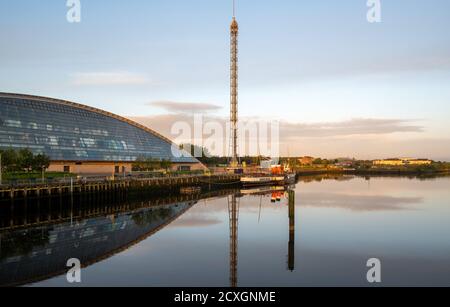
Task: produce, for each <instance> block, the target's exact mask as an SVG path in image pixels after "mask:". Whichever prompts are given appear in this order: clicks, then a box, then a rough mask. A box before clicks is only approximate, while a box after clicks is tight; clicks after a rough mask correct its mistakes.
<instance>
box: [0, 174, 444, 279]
mask: <svg viewBox="0 0 450 307" xmlns="http://www.w3.org/2000/svg"><path fill="white" fill-rule="evenodd" d="M449 183H450V180H449V178H434V179H426V180H425V179H423V178H422V179H420V180H418V179H414V178H399V177H395V178H389V177H382V178H381V177H380V178H374V177H371V178H363V177H353V176H320V177H305V178H301V180H300V182H298V183H297V185H296V186H295V187H289V188H287V189H280V188H262V189H256V190H246V189H244V190H224V191H215V192H209V193H206V194H202V195H187V196H186V195H185V196H180V195H174V196H170V197H163V198H149V197H137V198H134V197H129V196H126V195H119V196H116V197H112V196H111V195H99V196H96V197H93V196H84V197H74V198H53V199H46V200H42V201H39V202H33V201H29V202H28V203H25V202H23V203H2V204H1V206H0V285H26V284H30V283H34V284H36V285H43V286H46V285H58V286H59V285H62V286H65V285H69V284H67V282H66V280H65V275H64V273H65V271H66V269H67V268H66V261H67V260H68V259H69V258H73V257H75V258H79V259H80V260H81V263H82V264H83V265H84V267H85V269H83V283H82V285H84V286H98V285H111V286H117V285H125V286H129V285H136V286H181V287H185V286H199V287H202V286H232V287H235V286H250V287H251V286H317V285H318V286H341V285H350V286H361V285H362V286H364V285H367V281H366V279H365V276H366V272H367V271H366V270H367V269H366V265H365V263H366V261H367V259H369V258H372V257H377V258H380V259H381V260H382V264H383V285H395V286H396V285H400V286H403V285H446V286H448V285H450V277H449V276H450V257H449V255H450V241H448V240H447V238H448V236H450V191H449V190H448V186H449Z"/></svg>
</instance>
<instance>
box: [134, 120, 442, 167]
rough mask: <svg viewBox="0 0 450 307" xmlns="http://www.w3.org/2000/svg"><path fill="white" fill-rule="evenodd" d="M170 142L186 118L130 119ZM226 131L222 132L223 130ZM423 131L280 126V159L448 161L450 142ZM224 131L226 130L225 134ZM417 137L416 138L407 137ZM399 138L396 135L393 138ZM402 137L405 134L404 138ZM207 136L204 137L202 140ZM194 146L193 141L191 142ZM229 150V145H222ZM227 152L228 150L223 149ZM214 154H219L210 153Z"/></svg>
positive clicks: (387, 123)
mask: <svg viewBox="0 0 450 307" xmlns="http://www.w3.org/2000/svg"><path fill="white" fill-rule="evenodd" d="M130 119H131V120H134V121H136V122H138V123H141V124H143V125H145V126H147V127H149V128H151V129H154V130H156V131H158V132H159V133H161V134H162V135H164V136H166V137H168V138H169V139H175V137H176V136H174V135H172V134H171V128H172V125H173V124H174V123H176V122H185V123H187V124H188V125H190V127H193V116H192V115H189V114H165V115H154V116H140V117H130ZM208 121H216V122H219V123H220V124H221V125H224V124H225V122H226V118H225V117H214V116H204V117H203V122H204V123H207V122H208ZM224 130H225V129H224ZM424 130H425V128H424V127H423V126H421V125H418V124H415V121H414V120H407V119H381V118H378V119H376V118H372V119H371V118H366V119H351V120H347V121H341V122H333V123H326V122H325V123H311V124H310V123H289V122H284V121H282V122H281V123H280V136H281V137H280V152H281V155H287V154H290V155H297V156H301V155H311V156H315V157H328V158H334V157H347V156H348V157H355V158H360V159H379V158H389V157H397V156H411V157H421V158H422V157H423V158H431V159H434V160H450V155H449V154H448V153H449V152H450V139H449V138H430V137H427V135H426V134H425V133H423V131H424ZM225 131H226V130H225ZM410 133H416V134H417V135H416V136H412V135H409V134H410ZM396 134H398V135H396ZM402 134H408V138H404V137H403V135H402ZM205 137H207V135H204V138H205ZM193 141H194V142H196V140H193ZM225 146H228V143H226V144H225ZM224 148H228V147H224ZM212 152H213V154H219V155H220V154H221V153H217V152H214V150H213V151H212Z"/></svg>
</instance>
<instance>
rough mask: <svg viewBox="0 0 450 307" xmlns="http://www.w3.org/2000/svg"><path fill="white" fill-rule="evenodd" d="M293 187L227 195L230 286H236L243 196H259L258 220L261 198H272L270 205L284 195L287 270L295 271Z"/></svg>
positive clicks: (243, 191) (244, 191) (268, 188)
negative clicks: (240, 212)
mask: <svg viewBox="0 0 450 307" xmlns="http://www.w3.org/2000/svg"><path fill="white" fill-rule="evenodd" d="M294 188H295V187H288V188H284V187H264V188H257V189H253V190H241V191H240V193H238V194H236V193H234V194H232V195H229V196H228V198H227V200H228V216H229V226H230V256H229V259H230V286H231V287H237V286H238V229H239V209H240V208H239V207H240V197H242V196H244V195H250V196H259V197H260V207H259V210H260V212H259V214H258V219H260V218H261V206H262V197H263V196H265V195H271V196H272V203H277V202H280V201H281V199H282V195H283V194H284V195H286V198H287V200H288V214H289V241H288V260H287V268H288V270H289V271H291V272H293V271H294V270H295V190H294Z"/></svg>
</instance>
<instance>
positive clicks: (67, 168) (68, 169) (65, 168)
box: [64, 165, 70, 173]
mask: <svg viewBox="0 0 450 307" xmlns="http://www.w3.org/2000/svg"><path fill="white" fill-rule="evenodd" d="M64 173H70V166H68V165H64Z"/></svg>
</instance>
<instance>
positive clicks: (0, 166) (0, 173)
mask: <svg viewBox="0 0 450 307" xmlns="http://www.w3.org/2000/svg"><path fill="white" fill-rule="evenodd" d="M2 175H3V173H2V153H1V152H0V185H2Z"/></svg>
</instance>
